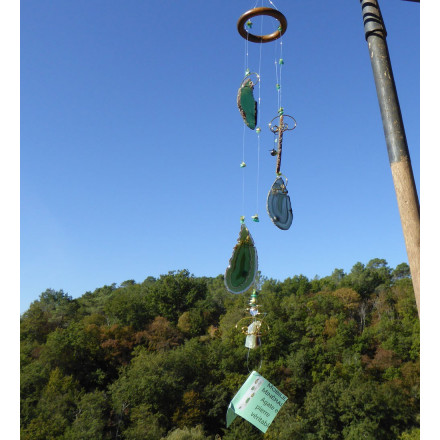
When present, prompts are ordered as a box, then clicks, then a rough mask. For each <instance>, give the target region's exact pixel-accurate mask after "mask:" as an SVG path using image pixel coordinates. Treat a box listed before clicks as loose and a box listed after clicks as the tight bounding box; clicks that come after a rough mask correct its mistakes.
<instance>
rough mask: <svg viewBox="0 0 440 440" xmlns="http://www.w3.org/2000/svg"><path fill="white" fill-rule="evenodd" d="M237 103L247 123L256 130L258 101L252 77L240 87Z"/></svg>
mask: <svg viewBox="0 0 440 440" xmlns="http://www.w3.org/2000/svg"><path fill="white" fill-rule="evenodd" d="M237 105H238V109H239V110H240V113H241V116H242V118H243V120H244V122H245V124H246V125H247V126H248V127H249V128H250V129H251V130H254V129H255V127H256V125H257V101H255V99H254V84H253V82H252V81H251V79H250V78H248V79H246V80H245V81H244V82H243V83H242V84H241V86H240V88H239V89H238V94H237Z"/></svg>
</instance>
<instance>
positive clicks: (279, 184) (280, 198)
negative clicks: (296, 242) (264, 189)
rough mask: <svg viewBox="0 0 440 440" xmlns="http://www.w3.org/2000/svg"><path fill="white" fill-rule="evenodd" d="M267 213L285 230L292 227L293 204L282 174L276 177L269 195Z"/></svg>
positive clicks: (276, 224)
mask: <svg viewBox="0 0 440 440" xmlns="http://www.w3.org/2000/svg"><path fill="white" fill-rule="evenodd" d="M267 213H268V214H269V217H270V219H271V220H272V222H273V224H274V225H275V226H277V227H278V228H280V229H283V230H287V229H289V228H290V225H291V224H292V220H293V213H292V205H291V203H290V197H289V195H288V194H287V188H286V185H285V183H284V180H283V178H282V177H281V176H278V177H277V178H276V179H275V182H274V183H273V185H272V188H271V189H270V191H269V194H268V195H267Z"/></svg>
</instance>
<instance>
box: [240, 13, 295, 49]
mask: <svg viewBox="0 0 440 440" xmlns="http://www.w3.org/2000/svg"><path fill="white" fill-rule="evenodd" d="M257 15H269V16H271V17H274V18H276V19H277V20H278V21H279V22H280V26H281V31H280V30H278V29H277V30H276V31H275V32H273V33H271V34H268V35H254V34H251V33H250V32H247V31H246V30H245V29H244V25H245V23H246V22H247V21H248V20H249V19H250V18H252V17H255V16H257ZM237 29H238V33H239V34H240V35H241V36H242V37H243V38H244V39H245V40H249V41H252V42H253V43H268V42H269V41H274V40H277V39H278V38H280V37H281V36H282V35H283V34H284V32H286V29H287V20H286V17H285V16H284V15H283V14H282V13H281V12H280V11H277V10H276V9H272V8H265V7H264V8H254V9H250V10H249V11H247V12H245V13H244V14H243V15H242V16H241V17H240V18H239V19H238V22H237Z"/></svg>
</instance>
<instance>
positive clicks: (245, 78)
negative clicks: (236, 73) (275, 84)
mask: <svg viewBox="0 0 440 440" xmlns="http://www.w3.org/2000/svg"><path fill="white" fill-rule="evenodd" d="M251 75H255V76H256V77H257V81H256V82H252V80H251V82H252V85H253V86H255V85H256V84H258V81H260V75H258V73H257V72H249V73H248V74H247V75H246V76H245V77H244V78H243V81H242V82H241V86H242V87H243V84H244V82H245V81H246V80H247V79H248V78H250V77H251Z"/></svg>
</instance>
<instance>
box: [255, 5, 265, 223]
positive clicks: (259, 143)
mask: <svg viewBox="0 0 440 440" xmlns="http://www.w3.org/2000/svg"><path fill="white" fill-rule="evenodd" d="M261 3H262V4H263V2H261ZM260 34H261V35H262V34H263V17H262V18H261V24H260ZM259 46H260V54H259V60H258V75H259V76H260V80H259V82H258V113H259V120H260V121H261V119H262V114H263V113H262V111H261V60H262V58H263V52H262V51H263V45H262V44H260V45H259ZM257 130H258V131H257V184H256V193H257V199H256V216H257V217H256V220H258V214H259V203H258V202H259V199H260V194H259V193H260V146H261V138H260V131H261V128H260V127H258V129H257Z"/></svg>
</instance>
